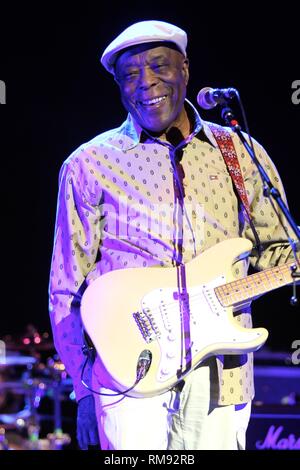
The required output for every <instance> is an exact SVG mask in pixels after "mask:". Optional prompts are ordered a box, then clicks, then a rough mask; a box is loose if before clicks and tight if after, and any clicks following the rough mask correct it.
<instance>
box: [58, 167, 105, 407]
mask: <svg viewBox="0 0 300 470" xmlns="http://www.w3.org/2000/svg"><path fill="white" fill-rule="evenodd" d="M88 183H89V182H88V181H87V177H86V176H85V175H84V171H83V170H82V169H79V168H77V167H76V166H75V165H73V163H72V162H70V161H69V162H66V163H65V164H64V165H63V166H62V169H61V172H60V176H59V192H58V202H57V214H56V223H55V234H54V248H53V255H52V261H51V273H50V282H49V311H50V318H51V325H52V331H53V338H54V344H55V347H56V350H57V352H58V354H59V356H60V359H61V360H62V362H63V363H64V365H65V367H66V370H67V372H68V373H69V375H70V376H71V378H72V381H73V386H74V392H75V396H76V400H77V401H78V400H80V399H81V398H83V397H84V396H86V395H89V394H91V392H90V391H89V390H88V389H87V388H86V387H84V385H83V384H82V383H81V373H82V367H83V364H84V361H85V359H86V356H85V355H84V354H83V351H82V346H83V330H82V322H81V316H80V302H81V297H82V294H83V292H84V290H85V288H86V276H87V274H88V273H89V272H90V271H91V270H92V268H93V266H94V264H95V261H96V257H97V253H98V249H99V243H100V209H99V205H98V203H97V202H95V201H94V202H93V201H92V200H91V199H92V197H91V196H90V195H89V194H88V189H85V188H89V187H90V186H89V184H88ZM93 196H94V195H93ZM90 378H91V364H87V367H86V370H85V376H84V379H85V381H86V382H87V383H90Z"/></svg>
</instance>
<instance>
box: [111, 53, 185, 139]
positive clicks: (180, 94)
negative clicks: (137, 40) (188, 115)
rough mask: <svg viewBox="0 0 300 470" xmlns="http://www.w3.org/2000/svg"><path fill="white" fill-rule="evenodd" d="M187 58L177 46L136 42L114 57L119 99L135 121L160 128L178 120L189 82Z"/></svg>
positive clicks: (143, 125)
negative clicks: (120, 98) (176, 48)
mask: <svg viewBox="0 0 300 470" xmlns="http://www.w3.org/2000/svg"><path fill="white" fill-rule="evenodd" d="M188 77H189V73H188V60H187V59H186V58H185V57H184V56H183V55H182V54H181V53H180V52H178V51H177V50H174V49H171V48H170V47H166V46H160V45H158V46H157V47H156V46H155V45H153V44H152V45H149V44H147V45H139V46H135V47H133V48H131V49H129V50H127V51H125V52H124V53H123V54H122V55H121V56H120V57H119V58H118V60H117V62H116V68H115V79H116V81H117V83H118V84H119V87H120V90H121V97H122V102H123V105H124V106H125V108H126V109H127V111H129V112H130V113H131V114H132V116H133V117H134V119H135V120H136V121H137V122H138V124H139V125H140V126H141V127H143V128H144V129H147V130H148V131H152V132H162V131H165V130H167V129H168V128H170V127H171V125H172V126H174V125H175V126H176V122H177V121H180V114H181V113H182V112H183V107H184V99H185V96H186V86H187V83H188Z"/></svg>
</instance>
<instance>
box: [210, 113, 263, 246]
mask: <svg viewBox="0 0 300 470" xmlns="http://www.w3.org/2000/svg"><path fill="white" fill-rule="evenodd" d="M208 126H209V128H210V130H211V131H212V133H213V135H214V137H215V139H216V142H217V144H218V146H219V149H220V151H221V153H222V156H223V158H224V161H225V163H226V166H227V168H228V171H229V174H230V176H231V179H232V181H233V183H234V185H235V188H236V191H237V194H238V196H239V199H240V201H241V203H242V209H243V212H244V216H245V218H246V220H247V221H248V223H249V225H250V227H251V229H252V231H253V234H254V237H255V240H256V248H257V250H258V252H259V253H261V251H262V247H261V243H260V240H259V236H258V233H257V231H256V229H255V227H254V224H253V221H252V218H251V213H250V204H249V201H248V197H247V193H246V189H245V185H244V178H243V175H242V171H241V167H240V164H239V161H238V157H237V153H236V150H235V147H234V143H233V140H232V137H231V135H230V133H229V132H228V131H227V130H226V129H225V128H224V127H222V126H219V125H218V124H214V123H212V122H209V123H208Z"/></svg>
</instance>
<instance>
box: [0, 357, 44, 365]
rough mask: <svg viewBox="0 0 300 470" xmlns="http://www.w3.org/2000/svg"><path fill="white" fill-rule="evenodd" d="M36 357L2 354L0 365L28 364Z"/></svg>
mask: <svg viewBox="0 0 300 470" xmlns="http://www.w3.org/2000/svg"><path fill="white" fill-rule="evenodd" d="M35 363H36V359H35V358H34V357H31V356H4V357H0V367H2V366H28V365H31V364H35Z"/></svg>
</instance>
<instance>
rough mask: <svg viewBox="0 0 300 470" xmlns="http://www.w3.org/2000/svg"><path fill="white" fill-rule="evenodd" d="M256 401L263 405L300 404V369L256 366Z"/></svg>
mask: <svg viewBox="0 0 300 470" xmlns="http://www.w3.org/2000/svg"><path fill="white" fill-rule="evenodd" d="M254 384H255V401H256V402H257V401H258V402H260V403H262V404H281V405H293V404H297V402H298V403H299V404H300V367H299V366H295V365H290V366H282V365H281V366H279V365H276V366H274V365H255V366H254Z"/></svg>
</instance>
